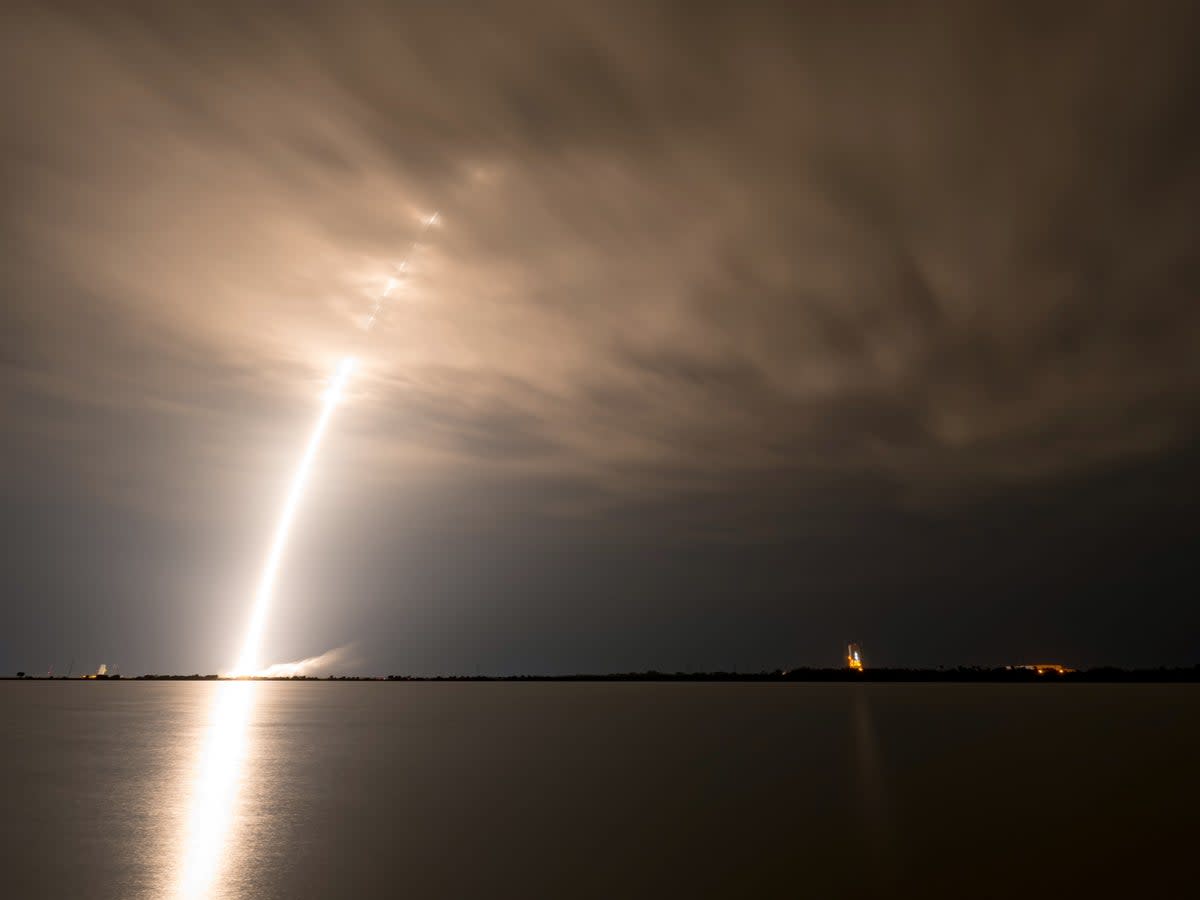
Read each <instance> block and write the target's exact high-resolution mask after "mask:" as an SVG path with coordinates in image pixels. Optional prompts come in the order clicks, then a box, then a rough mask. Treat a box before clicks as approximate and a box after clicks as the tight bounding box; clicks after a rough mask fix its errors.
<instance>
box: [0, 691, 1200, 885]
mask: <svg viewBox="0 0 1200 900" xmlns="http://www.w3.org/2000/svg"><path fill="white" fill-rule="evenodd" d="M1198 714H1200V688H1197V687H1194V686H1186V685H1181V686H1161V687H1160V686H1150V685H1128V686H1106V685H1062V686H1047V685H1025V686H993V685H963V686H955V685H922V686H915V685H913V686H910V685H853V684H833V685H804V684H786V685H751V684H746V685H737V684H732V685H730V684H726V685H703V684H647V685H637V684H387V683H380V684H370V683H366V684H354V683H348V684H337V683H332V684H330V683H325V684H286V683H284V684H280V683H260V684H246V683H230V684H212V683H209V684H205V683H177V684H161V683H159V684H153V683H107V684H100V683H92V684H81V683H74V684H69V683H14V682H7V683H0V715H2V717H3V718H2V721H3V726H4V727H3V731H2V732H0V766H2V768H0V864H2V865H0V896H3V897H12V898H41V897H47V898H51V897H53V898H59V897H63V898H66V897H70V898H77V897H83V898H110V897H111V898H136V897H174V896H178V897H204V896H212V897H279V898H305V897H351V898H369V897H405V898H425V897H447V898H449V897H453V898H474V897H522V898H530V897H552V898H571V897H605V898H624V897H656V898H673V897H698V896H712V897H815V898H826V897H835V896H836V897H860V896H861V897H865V896H906V897H920V898H926V897H955V898H971V897H1015V896H1047V897H1048V896H1054V895H1057V896H1060V897H1063V896H1065V897H1131V898H1133V897H1148V896H1151V895H1153V894H1154V893H1156V892H1157V890H1159V889H1162V888H1167V887H1174V888H1176V889H1182V891H1183V892H1182V893H1181V894H1177V895H1178V896H1197V895H1198V894H1196V893H1192V890H1193V889H1196V886H1197V883H1198V882H1197V878H1196V876H1195V875H1194V872H1195V871H1196V870H1195V858H1194V854H1195V852H1196V844H1197V838H1198V837H1200V817H1198V815H1197V811H1196V807H1197V802H1198V800H1200V797H1198V796H1197V787H1198V786H1200V775H1198V774H1197V764H1198V760H1200V752H1198V751H1200V720H1198Z"/></svg>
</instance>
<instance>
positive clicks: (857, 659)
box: [846, 644, 863, 672]
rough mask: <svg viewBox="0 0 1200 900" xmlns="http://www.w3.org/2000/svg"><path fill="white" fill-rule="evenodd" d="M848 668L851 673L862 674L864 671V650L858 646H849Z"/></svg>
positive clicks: (847, 654)
mask: <svg viewBox="0 0 1200 900" xmlns="http://www.w3.org/2000/svg"><path fill="white" fill-rule="evenodd" d="M846 666H847V668H849V669H850V671H851V672H861V671H862V670H863V658H862V648H861V647H859V646H858V644H849V645H847V647H846Z"/></svg>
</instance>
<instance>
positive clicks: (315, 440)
mask: <svg viewBox="0 0 1200 900" xmlns="http://www.w3.org/2000/svg"><path fill="white" fill-rule="evenodd" d="M439 215H440V213H437V212H435V213H434V214H433V215H432V216H429V217H428V218H426V219H425V220H424V221H423V222H422V224H421V230H420V231H419V232H418V233H417V237H416V238H415V239H414V240H413V242H412V244H411V245H410V246H409V248H408V252H407V253H405V255H404V258H403V259H402V260H401V261H400V264H399V265H398V266H397V267H396V272H397V276H403V275H404V274H405V273H406V270H407V268H408V261H409V258H410V257H411V256H412V254H413V251H414V250H416V249H417V247H418V246H419V245H420V243H421V239H422V238H423V237H424V236H425V233H426V232H427V231H428V230H429V229H430V227H432V226H433V224H434V223H435V222H437V220H438V216H439ZM398 284H399V281H398V279H397V277H395V276H394V277H392V278H389V279H388V283H387V286H386V287H385V288H384V290H383V292H382V293H381V294H380V295H379V296H378V297H377V298H376V300H375V304H374V306H373V307H372V308H371V314H370V316H369V317H368V319H367V322H366V326H365V328H364V329H363V330H364V332H365V333H366V334H369V333H370V332H371V331H373V330H374V327H375V321H376V319H378V317H379V313H380V311H381V310H382V309H383V304H384V302H385V301H386V300H387V299H388V297H389V296H391V293H392V291H393V290H395V288H396V286H397V285H398ZM355 365H356V360H355V358H354V357H353V356H347V357H346V358H345V359H343V360H342V361H341V363H339V364H338V367H337V371H336V372H335V373H334V376H333V378H332V380H331V381H330V384H329V389H328V390H327V391H326V392H325V400H324V403H323V404H322V406H321V414H320V415H319V416H318V417H317V422H316V424H315V425H314V426H313V429H312V432H311V433H310V434H309V436H308V443H307V444H306V445H305V448H304V455H303V456H301V458H300V464H299V465H298V466H297V467H296V470H295V472H294V473H293V475H292V480H291V484H290V486H289V488H288V492H287V498H286V499H285V500H284V504H283V509H282V511H281V512H280V514H279V521H278V522H277V524H276V525H275V533H274V537H273V538H272V539H271V547H270V550H269V551H268V552H267V561H266V563H265V564H264V565H263V570H262V575H261V576H260V577H259V582H258V590H257V591H256V592H255V594H254V605H253V607H252V609H251V613H250V624H249V627H248V628H247V629H246V636H245V639H244V641H243V643H242V651H241V653H240V654H239V656H238V659H237V663H236V664H235V665H234V667H233V670H232V671H231V672H230V673H229V674H230V675H233V676H247V675H255V674H258V673H259V668H260V666H259V659H258V657H259V649H260V647H261V645H262V638H263V631H264V629H265V628H266V623H267V614H268V613H269V612H270V610H271V601H272V598H273V597H274V594H275V583H276V581H277V580H278V577H279V567H280V565H281V563H282V562H283V554H284V551H285V550H286V549H287V542H288V538H289V536H290V535H291V531H292V523H293V522H294V521H295V519H296V513H297V511H298V510H299V507H300V501H301V500H302V499H303V497H304V489H305V487H306V486H307V484H308V478H309V475H310V473H311V472H312V467H313V462H314V461H315V460H316V458H317V451H318V450H320V448H321V441H322V439H323V438H324V437H325V432H326V430H327V429H328V428H329V420H330V419H331V418H333V412H334V410H335V409H337V406H338V403H339V402H340V401H341V399H342V394H343V392H344V391H345V387H346V382H347V381H348V380H349V379H350V375H351V374H352V373H353V371H354V367H355Z"/></svg>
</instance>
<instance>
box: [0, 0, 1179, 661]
mask: <svg viewBox="0 0 1200 900" xmlns="http://www.w3.org/2000/svg"><path fill="white" fill-rule="evenodd" d="M2 15H3V19H4V22H5V25H6V27H5V28H4V29H3V30H2V32H0V34H2V36H0V74H2V75H3V80H4V84H5V85H6V87H5V88H4V89H3V94H2V96H3V100H2V103H3V106H2V107H0V108H2V109H3V112H4V117H3V124H0V129H2V130H3V136H4V140H3V142H2V144H0V179H2V182H3V186H4V191H5V195H6V197H8V198H9V202H8V203H6V204H5V205H4V207H3V209H2V210H0V236H2V238H3V246H4V248H5V249H4V251H3V255H2V256H0V287H2V289H3V293H4V296H5V297H6V302H5V304H4V306H3V309H2V310H0V372H2V373H3V377H2V381H0V415H3V420H4V425H5V432H6V441H5V445H4V447H3V449H0V461H3V463H4V472H5V475H4V480H3V482H2V483H0V490H2V491H3V496H4V497H5V498H6V512H5V515H6V521H5V525H6V530H8V531H14V530H15V531H17V532H18V534H19V536H18V537H17V539H16V542H15V543H14V547H13V550H14V559H15V560H16V562H15V563H14V565H13V566H10V567H9V568H10V572H11V574H10V576H9V578H10V583H9V584H8V585H6V587H7V589H8V592H9V593H10V594H11V595H13V596H17V597H23V598H29V599H28V600H27V601H25V602H19V603H14V604H13V605H12V609H10V610H6V612H5V618H4V620H3V621H2V622H0V624H2V625H3V626H4V627H3V629H2V630H3V633H4V634H5V635H6V636H5V637H4V638H3V640H4V641H6V642H8V643H7V644H6V645H4V646H0V668H3V667H4V666H5V665H6V664H7V663H6V662H5V661H8V660H11V661H12V663H13V664H14V665H15V664H17V663H20V664H22V665H26V666H28V667H29V668H30V669H31V670H32V669H34V668H38V670H41V668H40V665H39V666H35V665H34V664H33V662H32V661H31V662H26V659H27V654H30V655H32V656H35V657H37V658H38V659H40V658H41V657H42V656H53V655H55V654H58V655H63V656H67V655H69V654H70V652H73V650H72V647H74V645H75V644H87V643H88V642H89V641H91V642H93V643H95V642H99V644H101V646H96V647H91V646H90V645H89V649H87V652H88V653H90V654H92V655H94V656H99V655H100V654H101V653H103V654H104V655H105V657H106V658H113V659H116V658H118V657H120V658H121V659H122V660H123V662H124V663H125V664H126V665H125V670H126V671H129V670H130V669H129V665H141V666H144V667H145V668H147V669H153V668H156V667H157V668H159V669H162V670H192V669H195V668H200V669H208V668H212V667H213V666H215V665H216V664H217V663H218V662H219V661H220V660H222V659H225V658H227V657H228V656H229V654H230V652H231V650H230V648H231V647H232V646H233V644H235V643H236V641H237V634H238V628H239V627H240V624H239V623H240V622H241V619H242V616H243V610H244V608H245V604H246V602H247V598H248V597H249V594H250V591H251V590H252V584H253V579H254V575H255V570H256V566H257V565H258V562H257V560H258V559H260V558H261V554H262V552H263V546H264V542H265V540H266V535H267V532H268V530H269V527H270V524H269V523H270V520H271V517H272V515H273V511H274V509H275V508H276V507H277V505H278V502H279V497H280V492H281V489H282V486H283V484H284V481H285V479H286V474H287V471H288V468H289V466H290V465H291V464H292V459H293V457H294V455H295V452H296V448H297V446H298V442H299V440H300V436H301V435H302V433H303V430H304V428H305V423H306V421H307V420H308V419H309V418H310V417H311V415H312V413H313V409H314V403H315V402H316V398H317V397H318V396H319V394H320V392H321V390H322V387H323V384H324V380H325V379H326V378H327V377H328V374H329V372H330V371H331V370H332V368H333V365H334V363H335V361H336V360H337V359H338V358H340V356H341V355H343V354H344V353H345V352H346V351H347V349H348V348H351V347H353V348H355V349H357V348H358V342H359V338H360V335H361V329H362V325H363V322H364V321H365V317H366V315H367V314H368V313H369V311H370V308H371V302H372V299H373V298H374V297H375V296H377V295H378V293H379V292H380V290H381V289H382V288H383V286H384V285H385V284H386V283H387V281H388V279H389V278H391V277H393V276H395V275H396V271H395V267H396V263H397V261H398V260H399V258H400V257H401V256H402V255H403V253H404V250H405V248H406V247H407V246H408V244H409V243H410V242H411V241H412V239H413V237H414V236H415V235H416V234H417V233H418V231H419V229H420V227H421V222H422V221H423V218H424V217H426V216H428V215H429V214H430V213H432V212H433V211H434V210H435V209H436V210H440V211H441V217H440V220H439V223H438V225H437V227H436V228H434V229H432V230H431V232H430V234H429V239H428V241H427V246H425V247H424V248H422V250H421V252H420V253H418V254H416V255H415V256H414V258H413V260H412V265H411V269H410V272H409V273H408V274H407V275H406V276H405V278H404V279H403V281H402V283H401V285H400V287H399V288H398V289H397V291H396V293H395V295H394V300H395V302H394V303H393V304H392V305H390V306H389V307H387V308H385V310H384V313H383V316H382V318H381V319H380V322H379V325H378V326H377V333H376V334H375V335H374V336H373V337H372V341H371V343H369V344H368V345H366V346H365V348H364V349H363V350H362V354H361V356H362V365H361V367H360V370H359V374H358V375H357V376H356V382H355V383H354V384H353V385H352V386H351V388H350V392H349V396H348V397H347V402H346V406H345V409H344V410H343V411H340V412H339V419H338V421H337V422H336V424H335V426H334V433H333V434H331V439H330V442H329V445H328V446H327V447H326V448H325V449H324V450H323V455H322V458H321V460H320V461H319V463H318V470H319V471H318V472H317V473H316V475H315V481H314V485H313V495H312V496H311V497H310V498H308V499H307V500H306V508H305V510H304V511H303V512H302V513H301V517H300V518H301V521H300V523H299V531H298V533H297V536H296V537H297V546H296V547H294V548H293V549H292V550H291V551H290V552H289V558H288V560H287V561H285V563H284V567H285V572H284V576H283V579H284V580H283V583H281V593H280V598H279V601H278V602H279V605H278V607H277V609H278V615H277V618H278V621H274V620H273V622H272V624H271V626H270V628H271V636H270V641H273V642H275V646H273V647H271V648H270V651H269V652H270V653H271V655H272V656H274V657H275V658H287V657H290V656H299V655H302V654H303V653H305V652H307V651H306V650H305V649H304V648H306V647H307V648H311V647H312V646H314V645H315V646H328V645H329V644H330V643H334V642H346V641H351V640H360V639H361V640H362V641H363V644H362V661H363V663H364V664H366V665H368V666H375V667H379V668H386V669H389V670H407V668H406V667H409V666H411V667H413V668H414V669H420V670H422V671H466V672H469V671H471V670H472V669H473V668H474V667H476V666H483V667H484V668H485V669H490V670H492V671H525V670H546V669H556V670H565V671H572V670H576V669H600V670H604V669H610V668H625V667H658V668H674V667H679V668H684V667H687V666H688V665H689V663H690V664H693V665H695V666H696V667H705V666H711V667H726V666H727V665H728V664H729V661H730V660H729V658H730V657H740V658H742V659H743V660H745V661H746V662H744V663H743V664H744V665H753V664H755V663H754V661H759V662H761V663H762V664H763V665H790V664H794V663H796V662H801V661H804V660H806V659H808V660H809V661H812V662H821V661H822V660H824V658H825V657H824V656H822V655H821V654H828V655H830V656H831V657H833V658H836V655H837V652H838V650H837V648H838V647H840V646H841V644H842V643H844V641H845V640H846V639H849V638H855V639H860V640H862V642H863V643H864V645H865V646H866V649H867V651H868V653H869V654H870V655H871V656H872V658H874V659H881V657H882V659H884V660H886V659H888V658H889V657H893V658H894V661H895V662H898V663H919V662H922V661H933V662H942V661H944V662H948V663H956V662H959V661H981V662H985V661H997V662H1007V661H1010V659H1009V657H1010V656H1011V655H1013V654H1017V655H1021V654H1033V655H1037V656H1046V657H1047V658H1058V657H1059V656H1066V655H1072V654H1073V655H1074V656H1073V659H1076V661H1081V662H1083V661H1093V662H1101V661H1116V662H1121V661H1138V660H1146V659H1151V660H1157V659H1158V658H1159V657H1160V656H1165V657H1169V658H1170V659H1171V660H1176V661H1183V660H1184V659H1185V658H1190V657H1187V654H1188V653H1189V652H1190V651H1189V650H1188V649H1187V648H1186V647H1185V646H1184V642H1183V639H1182V637H1181V635H1183V634H1185V633H1187V631H1188V628H1190V627H1191V626H1192V625H1195V624H1197V623H1196V619H1195V615H1196V614H1195V613H1194V612H1193V611H1192V610H1191V609H1190V606H1189V605H1187V604H1184V603H1183V602H1182V601H1181V600H1179V599H1178V598H1177V597H1176V596H1174V595H1173V594H1171V593H1170V592H1169V591H1168V589H1167V587H1166V585H1168V584H1169V583H1170V581H1171V579H1172V578H1174V577H1175V575H1177V574H1178V573H1179V572H1180V571H1183V569H1184V567H1183V564H1182V558H1183V557H1182V554H1183V552H1184V551H1183V549H1182V548H1183V547H1184V546H1185V544H1186V533H1187V526H1186V522H1187V521H1188V519H1189V517H1190V515H1191V514H1192V512H1193V511H1194V509H1195V499H1196V491H1195V487H1196V481H1195V475H1194V473H1195V471H1196V467H1195V465H1194V462H1195V454H1196V447H1197V432H1198V427H1200V412H1198V407H1197V405H1196V403H1195V399H1194V398H1195V396H1196V395H1197V392H1198V391H1200V366H1198V365H1197V364H1196V358H1197V351H1198V350H1200V304H1197V303H1196V295H1197V291H1198V290H1200V265H1198V263H1197V260H1198V259H1200V257H1198V256H1197V254H1196V252H1195V243H1196V241H1195V235H1196V233H1197V230H1196V226H1197V221H1196V210H1197V209H1200V164H1198V162H1197V160H1200V129H1198V128H1197V126H1196V120H1195V116H1194V110H1195V109H1196V108H1198V107H1200V62H1198V60H1200V52H1198V51H1200V46H1198V45H1197V38H1196V35H1197V34H1200V29H1198V28H1197V26H1198V25H1200V20H1198V18H1197V11H1196V8H1195V6H1194V5H1191V4H1185V3H1163V4H1158V5H1156V7H1155V10H1154V12H1153V14H1146V13H1145V11H1144V10H1141V9H1139V8H1138V7H1136V6H1134V5H1132V4H1127V3H1093V4H1060V5H1057V6H1055V8H1054V9H1053V10H1041V11H1039V12H1038V13H1037V14H1036V15H1020V14H1018V13H1017V12H1015V11H1013V10H1011V9H1010V8H1009V7H1008V6H1006V5H1002V4H972V5H970V6H969V7H967V6H962V7H960V6H956V5H949V4H941V3H917V4H881V5H874V6H872V7H871V8H870V10H866V9H862V10H848V9H846V8H844V5H840V4H823V3H817V4H809V5H806V6H805V7H804V8H803V9H794V10H787V9H785V8H784V7H781V6H778V5H774V4H756V3H751V4H741V5H738V6H737V7H736V8H735V7H729V8H728V9H725V10H716V9H708V8H705V9H703V10H702V9H700V8H698V7H696V6H695V5H692V4H676V3H670V2H662V3H628V4H625V3H617V4H604V5H603V6H592V5H587V4H552V3H537V2H529V3H525V2H521V3H506V4H480V5H471V6H469V7H463V6H459V5H456V4H449V5H446V4H441V5H417V6H415V7H412V6H405V5H400V6H397V5H394V4H385V3H373V2H365V3H354V4H349V5H347V6H346V7H345V8H338V9H337V10H333V9H320V8H316V7H313V8H305V9H298V8H290V7H289V8H285V7H278V8H273V9H249V8H246V7H244V6H242V5H238V4H228V3H221V2H218V3H213V4H206V5H205V6H204V7H203V8H197V9H187V10H185V9H177V8H170V9H168V8H166V7H162V6H160V5H156V4H144V3H139V2H119V3H115V4H108V5H106V6H105V7H104V8H103V9H99V8H95V7H94V6H93V5H90V4H81V3H80V4H76V3H49V4H42V5H39V6H37V7H33V6H24V5H18V6H17V7H15V8H11V9H10V10H8V11H6V12H5V13H3V14H2ZM1147 594H1148V595H1149V596H1147ZM1139 605H1140V606H1139ZM1135 607H1137V608H1136V609H1135ZM273 616H275V614H274V613H273ZM89 636H90V637H89ZM65 645H71V647H67V646H65ZM881 645H882V647H881ZM883 648H886V649H883ZM78 652H79V653H80V655H81V656H82V655H84V653H85V649H84V648H82V647H81V648H79V651H78ZM317 658H320V657H317ZM734 661H736V660H734Z"/></svg>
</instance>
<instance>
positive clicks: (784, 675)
mask: <svg viewBox="0 0 1200 900" xmlns="http://www.w3.org/2000/svg"><path fill="white" fill-rule="evenodd" d="M0 680H6V681H104V682H108V681H126V682H128V681H217V680H222V681H225V680H235V679H224V678H220V676H217V675H200V674H192V675H137V676H124V677H122V676H121V675H86V676H78V675H76V676H66V675H31V674H26V673H24V672H19V673H17V674H16V675H15V676H14V675H8V676H0ZM236 680H246V681H391V682H396V681H403V682H413V681H419V682H424V681H454V682H464V681H488V682H492V681H494V682H512V681H519V682H526V681H562V682H565V681H586V682H599V681H615V682H639V681H641V682H649V681H654V682H661V681H680V682H689V681H690V682H753V683H795V682H844V683H854V682H871V683H889V682H890V683H903V682H920V683H937V682H944V683H954V684H972V683H984V684H1039V683H1040V684H1081V683H1082V684H1089V683H1091V684H1095V683H1102V684H1116V683H1164V684H1165V683H1200V665H1196V666H1192V667H1191V668H1170V669H1169V668H1158V669H1119V668H1115V667H1112V666H1102V667H1098V668H1093V669H1079V670H1067V671H1062V672H1058V671H1053V670H1049V671H1045V670H1043V671H1037V670H1034V669H1030V668H1026V667H1023V666H1014V667H1008V666H1005V667H998V668H987V667H982V666H958V667H955V668H937V669H888V668H874V669H866V670H864V671H853V670H850V669H846V668H831V669H817V668H797V669H786V670H784V669H777V670H775V671H771V672H658V671H653V670H651V671H646V672H616V673H610V674H577V675H386V676H385V675H322V676H314V675H288V676H263V677H257V676H255V677H251V678H246V679H236Z"/></svg>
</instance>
